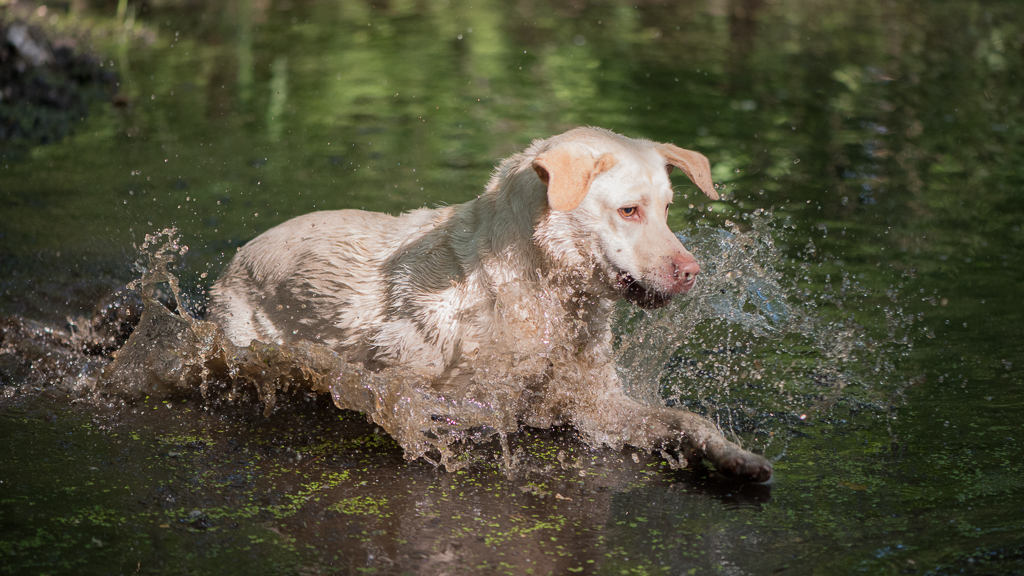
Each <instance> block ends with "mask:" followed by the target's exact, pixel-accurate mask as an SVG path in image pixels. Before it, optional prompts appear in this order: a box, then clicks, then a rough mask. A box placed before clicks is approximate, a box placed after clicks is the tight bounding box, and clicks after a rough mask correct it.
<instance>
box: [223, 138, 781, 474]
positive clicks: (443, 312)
mask: <svg viewBox="0 0 1024 576" xmlns="http://www.w3.org/2000/svg"><path fill="white" fill-rule="evenodd" d="M674 167H675V168H680V169H682V170H683V171H684V172H685V173H686V174H687V176H689V178H690V179H691V180H692V181H693V182H694V183H695V184H696V185H697V186H698V187H699V188H700V189H701V190H702V191H703V192H704V193H705V194H707V195H708V196H709V197H711V198H713V199H717V198H718V194H717V193H716V192H715V190H714V187H713V185H712V181H711V174H710V166H709V163H708V160H707V159H706V158H705V157H704V156H703V155H701V154H699V153H697V152H692V151H689V150H684V149H682V148H679V147H676V146H674V145H672V144H661V143H656V142H651V141H648V140H642V139H631V138H627V137H624V136H621V135H619V134H615V133H613V132H610V131H608V130H604V129H600V128H577V129H574V130H570V131H569V132H566V133H564V134H561V135H558V136H554V137H552V138H548V139H545V140H538V141H535V142H534V143H533V144H532V145H531V146H530V147H529V148H528V149H527V150H526V151H524V152H522V153H520V154H517V155H515V156H512V157H511V158H508V159H507V160H505V161H504V162H502V163H501V165H500V166H499V167H498V168H497V170H496V171H495V173H494V175H493V176H492V178H491V180H490V182H489V183H488V185H487V187H486V189H485V190H484V192H483V194H481V195H480V196H479V197H478V198H477V199H475V200H472V201H470V202H467V203H465V204H460V205H456V206H449V207H444V208H439V209H420V210H414V211H411V212H408V213H405V214H402V215H401V216H398V217H394V216H389V215H386V214H380V213H372V212H364V211H359V210H338V211H326V212H316V213H312V214H307V215H305V216H300V217H298V218H294V219H292V220H289V221H287V222H284V223H283V224H280V225H279V226H277V227H275V228H273V229H271V230H268V231H267V232H265V233H263V234H262V235H260V236H259V237H257V238H256V239H254V240H253V241H251V242H249V243H248V244H247V245H245V246H244V247H242V248H241V249H240V250H239V252H238V254H237V255H235V257H234V259H233V260H232V261H231V263H230V264H229V266H228V268H227V270H226V271H225V272H224V274H223V276H222V277H221V278H220V279H219V280H218V281H217V282H216V284H215V285H214V287H213V291H212V300H211V306H210V317H211V319H213V320H214V321H216V322H218V323H219V324H220V325H221V326H222V327H223V329H224V331H225V333H226V334H227V336H228V337H229V338H230V339H231V340H232V341H233V342H234V343H235V344H237V345H241V346H245V345H247V344H249V342H250V341H251V340H254V339H255V340H260V341H263V342H277V343H286V342H297V341H302V340H305V341H311V342H315V343H319V344H323V345H326V346H328V347H330V348H332V349H334V350H336V351H337V352H339V353H340V354H343V355H344V356H345V357H346V359H347V360H348V361H349V362H354V363H362V364H364V365H365V366H366V367H367V368H369V369H371V370H384V369H388V368H390V367H401V368H404V369H408V370H411V371H412V372H413V373H416V374H418V375H421V376H423V377H426V378H429V379H430V382H431V388H432V390H433V392H434V393H436V394H437V395H438V396H439V397H444V398H453V399H457V400H459V401H461V402H463V403H466V402H469V403H470V404H473V405H475V406H477V407H478V408H481V407H482V408H481V409H486V410H490V411H493V412H495V413H498V414H504V415H506V416H505V417H507V418H514V419H515V420H516V421H518V422H521V423H524V424H527V425H531V426H541V427H547V426H552V425H556V424H572V425H573V426H575V427H576V428H577V429H578V430H580V432H581V433H583V435H584V436H585V437H586V438H588V439H589V440H590V441H591V442H592V443H594V444H608V445H611V446H621V445H623V444H629V445H632V446H637V447H641V448H646V449H651V450H655V451H659V450H660V451H661V452H662V453H663V454H666V455H668V452H675V453H677V454H679V455H681V456H682V457H684V458H692V457H694V456H704V457H707V458H708V459H709V460H710V461H711V462H712V463H713V464H714V466H715V467H716V468H717V469H718V470H719V472H722V473H724V474H727V475H731V476H738V477H742V478H745V479H749V480H752V481H766V480H768V479H769V478H770V477H771V474H772V467H771V464H770V463H769V462H768V461H767V460H766V459H765V458H763V457H762V456H759V455H757V454H753V453H751V452H748V451H746V450H744V449H742V448H740V447H739V446H737V445H736V444H733V443H732V442H729V441H728V440H726V439H725V438H724V437H723V436H722V434H721V432H720V431H719V430H718V429H717V427H715V426H714V425H713V424H712V423H711V422H709V421H708V420H706V419H704V418H702V417H700V416H697V415H695V414H692V413H690V412H686V411H683V410H676V409H670V408H665V407H660V406H648V405H645V404H643V403H640V402H638V401H636V400H633V399H631V398H629V397H627V396H626V395H625V394H624V392H623V391H622V386H621V382H620V380H619V377H618V375H617V374H616V370H615V366H614V363H613V362H612V360H611V357H612V349H611V340H612V338H611V329H610V319H611V315H612V313H613V308H614V304H615V302H616V301H618V300H621V299H626V300H629V301H631V302H633V303H635V304H637V305H639V306H642V307H645V308H658V307H661V306H664V305H666V304H667V303H668V302H669V301H670V300H671V299H672V298H673V297H674V296H678V295H680V294H684V293H686V292H687V291H688V290H690V288H691V287H692V286H693V285H694V282H695V280H696V276H697V274H698V272H699V270H700V268H699V266H698V264H697V261H696V259H695V258H694V257H693V256H692V255H691V254H690V253H689V252H688V251H687V250H686V248H684V247H683V245H682V243H681V242H680V241H679V240H678V239H677V238H676V236H675V235H674V234H673V233H672V232H671V230H669V228H668V225H667V223H666V220H667V213H668V207H669V204H670V203H671V202H672V197H673V191H672V187H671V184H670V181H669V178H668V175H669V173H670V172H671V170H672V169H673V168H674ZM497 390H500V393H498V392H496V391H497ZM666 451H668V452H666Z"/></svg>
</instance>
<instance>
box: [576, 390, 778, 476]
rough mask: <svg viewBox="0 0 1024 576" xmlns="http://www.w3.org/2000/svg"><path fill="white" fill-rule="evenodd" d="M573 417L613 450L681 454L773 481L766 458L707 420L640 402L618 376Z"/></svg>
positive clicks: (727, 470) (731, 473) (727, 472)
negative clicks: (630, 448)
mask: <svg viewBox="0 0 1024 576" xmlns="http://www.w3.org/2000/svg"><path fill="white" fill-rule="evenodd" d="M606 382H607V380H606ZM592 392H596V391H592ZM575 419H576V425H577V426H578V427H579V428H580V429H581V430H582V431H583V432H584V433H585V434H588V435H589V436H591V437H592V438H594V439H595V440H597V441H599V442H602V443H605V444H608V445H611V446H617V445H621V444H629V445H630V446H636V447H638V448H647V449H651V450H659V449H661V450H665V449H670V450H679V451H681V452H682V453H683V454H684V455H686V456H692V455H694V454H697V455H700V456H703V457H705V458H707V459H708V460H709V461H710V462H711V463H712V464H713V465H714V467H715V469H716V470H718V471H719V472H721V473H722V474H725V475H727V476H734V477H737V478H742V479H744V480H748V481H752V482H765V481H767V480H769V479H770V478H771V477H772V465H771V463H770V462H768V460H767V459H765V457H764V456H761V455H759V454H754V453H753V452H750V451H748V450H744V449H743V448H741V447H740V446H738V445H736V444H735V443H733V442H730V441H729V440H727V439H726V438H725V436H723V435H722V432H721V431H720V430H719V429H718V427H717V426H715V425H714V424H713V423H711V421H709V420H708V419H707V418H703V417H701V416H698V415H697V414H694V413H692V412H688V411H686V410H676V409H672V408H664V407H658V406H648V405H646V404H642V403H640V402H638V401H636V400H634V399H632V398H629V397H628V396H626V395H625V394H624V393H623V392H622V388H621V385H620V383H619V380H618V377H614V379H613V381H612V382H611V383H610V385H609V386H608V387H607V388H605V389H604V390H603V394H602V393H599V394H587V395H585V399H583V401H582V402H581V403H580V405H578V406H577V412H576V418H575Z"/></svg>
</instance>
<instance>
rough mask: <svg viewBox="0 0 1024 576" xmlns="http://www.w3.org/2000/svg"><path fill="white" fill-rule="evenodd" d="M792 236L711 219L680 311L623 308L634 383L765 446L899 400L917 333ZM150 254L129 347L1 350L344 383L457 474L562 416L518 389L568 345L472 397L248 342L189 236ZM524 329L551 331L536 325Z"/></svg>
mask: <svg viewBox="0 0 1024 576" xmlns="http://www.w3.org/2000/svg"><path fill="white" fill-rule="evenodd" d="M777 234H778V230H776V229H775V228H774V227H773V221H772V217H771V215H769V214H760V213H759V214H753V215H749V216H748V217H747V222H746V226H745V230H741V229H740V228H739V227H736V226H733V227H732V228H731V229H730V230H724V229H720V228H715V227H698V228H696V229H694V230H693V231H692V232H691V233H690V234H688V235H687V236H686V237H685V241H686V243H687V245H688V246H689V247H690V248H691V250H693V252H694V253H695V254H697V255H698V258H699V259H700V261H701V264H702V267H703V273H702V274H701V279H700V282H699V283H698V284H697V287H695V288H694V289H693V290H691V292H690V294H689V295H688V296H687V297H685V298H680V299H677V300H676V301H675V302H674V303H673V304H672V305H671V306H669V307H666V308H663V309H660V310H656V311H642V310H639V309H637V308H635V307H632V306H628V305H623V306H622V307H621V308H620V311H619V314H618V316H617V321H616V325H615V333H616V338H617V345H616V358H615V360H616V363H617V365H618V370H619V372H620V374H621V376H622V377H623V381H624V382H625V383H626V385H627V391H628V392H630V393H631V394H632V395H633V396H634V397H637V398H640V399H643V400H646V401H648V402H650V403H652V404H659V405H663V404H665V403H669V404H681V405H682V406H684V407H686V408H688V409H690V410H691V411H693V412H696V413H698V414H703V415H706V416H709V417H711V418H712V419H716V420H717V421H718V424H719V425H720V426H722V427H723V428H724V429H726V430H728V431H731V432H733V433H734V436H742V438H743V439H744V440H747V441H748V442H750V441H753V442H754V443H756V444H759V445H760V447H761V448H764V447H767V445H768V444H769V443H770V442H771V439H772V438H773V437H779V436H786V432H790V431H792V429H793V427H794V426H796V425H798V424H799V423H800V421H801V417H807V415H808V414H815V413H821V412H824V411H827V410H828V409H829V407H830V406H831V405H832V404H833V403H835V402H836V400H837V399H839V398H847V397H854V396H855V397H856V398H857V400H858V401H864V402H878V403H879V404H880V405H881V404H884V403H885V401H887V400H888V399H889V397H890V396H891V390H887V389H885V387H884V386H881V385H879V384H878V382H877V380H878V379H877V378H875V379H874V380H872V379H871V378H869V377H868V376H867V375H868V374H877V373H878V372H879V371H884V370H886V369H887V367H889V366H891V364H892V362H893V360H894V358H895V357H896V356H897V354H896V353H895V352H894V350H896V348H897V347H898V346H899V345H902V344H901V342H900V339H899V338H898V337H897V334H898V330H895V329H893V328H892V325H893V324H894V323H893V322H890V327H889V330H888V331H887V332H886V334H885V335H883V337H881V338H876V339H872V338H869V337H868V336H867V331H866V330H865V329H864V328H863V327H862V326H861V325H860V324H858V322H857V321H856V317H855V314H854V312H853V311H854V310H856V309H857V308H858V304H857V303H856V302H855V296H856V295H857V294H858V289H857V286H856V284H855V283H853V282H852V281H851V280H850V279H849V278H846V279H844V282H843V286H842V287H841V288H840V290H837V291H833V292H832V293H828V292H822V293H821V294H820V295H817V296H811V295H809V292H808V291H807V290H806V289H805V288H801V287H800V286H798V285H797V283H796V281H795V280H794V279H793V277H794V274H793V273H792V272H793V267H792V265H791V264H787V263H786V259H785V257H784V256H783V252H782V250H781V249H780V248H779V247H778V246H777V245H776V243H775V238H776V236H777ZM140 250H141V252H142V253H143V259H142V260H140V261H139V262H138V263H137V265H136V268H137V271H138V272H139V273H140V274H141V277H140V278H139V279H138V280H136V281H135V282H132V283H131V284H130V286H129V287H130V288H131V289H132V290H134V291H136V292H137V293H138V297H139V298H141V305H135V306H136V308H137V309H136V308H133V307H132V306H125V305H122V306H121V307H120V308H119V309H120V310H121V311H122V313H124V314H127V315H129V316H131V315H134V317H136V318H137V317H139V316H140V314H141V319H140V320H139V322H138V326H137V327H136V328H135V330H134V332H132V333H131V336H130V338H128V340H127V343H125V344H124V345H123V346H122V347H120V348H119V349H116V351H115V352H113V354H112V358H109V359H108V358H107V357H106V356H105V354H106V353H107V352H108V351H109V350H110V349H115V348H117V346H115V345H114V341H115V339H114V337H112V336H110V335H103V334H102V330H101V329H100V328H98V327H97V326H98V325H97V324H96V323H95V321H93V322H91V323H90V322H89V321H87V320H86V319H75V320H72V319H69V324H70V325H71V329H70V330H57V329H51V328H46V327H38V326H34V325H32V324H31V323H27V322H26V321H21V322H20V323H19V322H15V321H14V320H12V319H5V323H4V324H3V325H2V326H0V328H2V329H3V330H2V334H0V336H3V342H0V345H2V346H3V347H5V348H9V349H11V350H14V349H15V348H17V350H14V352H13V354H14V356H16V357H20V358H23V359H26V362H29V363H30V364H32V363H35V362H37V361H38V360H39V359H42V358H51V359H53V358H56V359H58V360H57V361H55V362H56V363H54V365H53V366H52V367H51V368H52V370H49V371H47V373H46V375H44V377H42V378H43V379H44V380H45V379H46V378H49V379H50V381H51V382H52V383H53V384H54V385H55V386H57V387H61V388H63V389H66V390H69V391H74V392H76V394H77V395H78V396H83V395H88V394H91V395H94V396H96V395H98V396H99V397H106V398H109V399H110V400H111V401H113V402H128V403H131V402H133V401H135V400H136V399H139V398H142V397H146V396H149V397H152V398H171V397H183V396H184V397H188V396H194V395H198V396H201V397H202V398H203V399H204V401H206V402H212V403H234V404H239V405H244V404H245V403H246V402H248V403H254V402H258V403H260V404H261V405H262V407H263V411H264V413H265V414H269V413H270V412H271V411H273V410H274V408H275V406H276V405H277V404H278V403H279V402H288V401H289V399H290V398H292V397H293V395H294V394H296V393H298V394H309V393H315V394H330V396H331V398H332V399H333V401H334V404H335V405H336V406H337V407H338V408H341V409H349V410H356V411H359V412H362V413H364V414H365V415H366V416H367V417H368V418H369V419H370V420H371V421H373V422H375V423H376V424H378V425H379V426H381V428H383V429H384V431H386V432H387V433H388V434H389V435H391V436H392V437H393V438H394V439H395V440H396V441H397V442H398V443H399V444H400V445H401V446H402V447H403V449H404V450H405V454H406V457H408V458H410V459H415V458H425V459H428V460H430V461H432V462H435V463H436V464H439V465H443V466H445V467H447V468H448V469H456V468H460V467H463V466H465V465H467V464H468V463H470V462H472V461H474V460H475V459H478V458H480V457H486V456H487V455H481V454H480V453H479V452H480V451H473V450H470V449H468V448H470V447H472V446H473V445H476V444H480V443H485V442H491V441H494V440H497V441H498V443H499V444H500V445H501V446H502V453H503V455H504V458H505V462H506V464H507V465H511V464H512V463H513V462H514V461H515V460H516V455H514V454H510V452H509V450H508V449H507V442H506V437H507V435H509V434H511V433H514V432H516V431H517V430H518V429H519V426H520V421H519V419H518V418H517V415H518V416H522V414H523V413H527V414H529V415H530V416H529V417H530V421H529V423H530V424H531V425H534V426H539V427H548V426H550V425H552V424H557V423H558V421H557V418H551V417H549V416H547V415H545V412H544V409H545V407H544V406H539V405H534V404H532V402H537V401H538V400H537V399H530V398H529V397H528V396H529V395H527V397H526V399H525V400H524V399H514V400H510V399H509V394H510V393H511V392H510V391H511V390H516V389H519V390H521V389H522V388H523V386H522V383H521V382H517V381H516V380H515V379H516V378H521V376H517V373H516V369H517V368H522V365H524V364H525V363H528V362H532V361H543V362H551V363H552V365H557V364H558V363H559V362H560V361H559V357H558V352H557V350H556V349H552V351H551V352H552V353H551V354H549V355H548V356H546V357H545V358H540V357H539V356H536V355H532V354H531V355H529V357H519V356H516V355H515V354H513V353H512V352H508V354H507V355H508V356H509V357H508V358H499V357H495V358H489V359H488V361H487V362H486V363H485V364H486V365H487V366H488V368H487V370H486V372H487V373H486V374H484V375H483V376H482V377H479V378H477V377H475V378H474V379H468V378H467V379H466V380H467V382H466V386H465V387H464V388H465V389H464V390H462V391H461V392H459V393H452V392H451V391H452V389H453V387H452V386H446V387H445V388H444V389H445V390H446V391H447V395H442V394H439V393H438V389H437V388H435V387H434V386H433V383H432V382H431V381H429V380H428V379H426V378H424V377H422V376H418V375H416V374H413V373H411V372H408V371H406V370H402V369H398V368H390V369H385V370H381V371H370V370H368V369H366V368H365V367H363V366H362V365H361V364H356V363H350V362H348V361H347V359H346V357H345V356H344V355H342V354H338V353H337V352H335V351H333V350H331V349H329V348H326V347H324V346H320V345H317V344H315V343H311V342H298V343H293V344H268V343H261V342H257V341H253V342H252V343H251V344H250V345H248V346H236V345H235V344H233V343H232V342H231V341H230V340H229V339H228V338H227V337H226V336H225V335H224V333H223V332H222V331H221V329H220V328H219V327H218V326H217V325H216V324H214V323H212V322H206V321H204V320H202V319H200V318H198V317H197V316H195V315H194V314H193V313H191V312H190V309H189V305H188V304H189V303H188V301H187V300H186V298H185V297H184V296H183V294H182V290H181V287H180V286H179V282H178V278H177V276H176V275H175V274H174V272H173V270H172V268H173V265H174V263H175V261H176V259H178V258H180V257H181V256H183V255H184V254H185V253H186V251H187V247H186V246H184V245H183V244H181V242H180V240H179V238H178V236H177V231H176V230H175V229H166V230H162V231H160V232H158V233H156V234H152V235H148V236H147V237H146V241H145V242H144V243H143V245H142V246H140ZM787 266H788V268H787ZM508 289H514V288H508ZM861 292H863V291H861ZM512 296H515V295H512ZM508 301H509V302H513V303H515V302H517V301H518V300H517V299H516V298H514V297H512V298H509V299H508ZM555 304H556V303H551V306H552V307H553V306H555ZM844 304H851V305H849V306H845V309H844V308H843V306H844ZM528 307H529V308H531V309H533V307H532V306H528ZM545 309H546V308H545ZM520 312H521V313H518V314H517V312H516V310H513V309H510V310H508V311H507V314H506V316H507V318H506V321H508V322H509V324H510V329H514V328H515V318H518V317H519V316H522V317H523V318H532V317H533V315H532V314H530V313H529V312H528V311H526V310H523V311H520ZM895 314H896V316H897V317H898V312H897V313H895ZM108 315H109V314H108ZM890 316H892V314H890ZM113 317H114V319H115V320H116V321H118V322H120V321H121V320H122V319H120V318H119V317H118V316H117V315H116V314H114V315H113ZM890 319H891V318H890ZM895 324H896V325H898V324H899V322H895ZM523 329H524V330H525V333H526V334H536V333H542V332H539V331H538V330H539V329H538V327H536V326H529V327H523ZM121 342H123V340H121V341H118V342H117V343H118V344H120V343H121ZM907 345H909V344H907ZM89 350H91V351H92V352H91V353H89V354H85V355H83V351H86V352H87V351H89ZM33 358H35V360H32V359H33ZM595 361H596V360H595ZM34 365H39V366H43V364H34ZM559 367H560V368H561V367H562V366H559ZM570 368H571V367H570ZM527 371H528V370H527ZM567 372H568V374H567V376H566V379H570V378H575V379H578V380H579V379H584V380H582V381H585V379H586V378H588V377H591V376H589V375H588V374H586V373H584V372H581V371H580V370H579V367H578V366H577V368H576V371H575V372H573V371H572V370H571V369H570V370H567ZM471 380H472V381H471ZM851 384H860V386H859V387H856V388H857V389H858V390H859V392H858V394H855V395H851V394H850V389H849V387H850V386H851ZM40 385H42V384H40ZM572 389H579V387H578V386H576V387H568V386H562V388H559V384H558V383H555V384H553V385H552V391H553V394H552V395H553V396H557V394H559V393H561V394H565V393H568V391H569V390H572ZM5 390H6V389H5ZM5 393H6V392H5ZM520 393H521V392H520ZM555 401H557V400H552V402H555ZM524 402H525V403H527V404H528V405H527V404H524ZM544 402H548V400H547V399H545V400H544ZM780 433H781V434H780ZM584 436H586V434H584ZM737 439H738V438H737ZM590 440H591V441H592V442H596V443H600V442H605V441H607V439H597V438H594V439H590ZM612 443H613V445H614V442H612ZM783 448H784V447H783ZM507 468H508V467H507Z"/></svg>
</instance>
